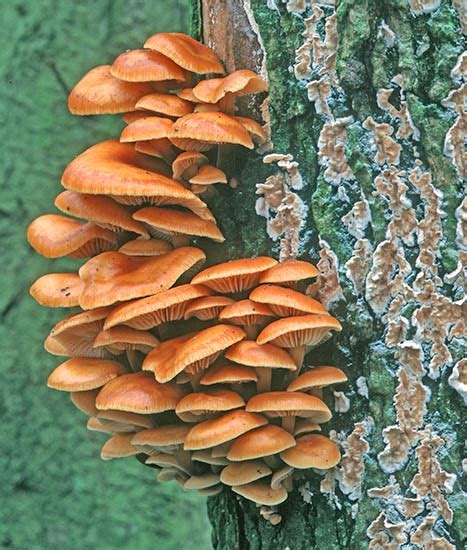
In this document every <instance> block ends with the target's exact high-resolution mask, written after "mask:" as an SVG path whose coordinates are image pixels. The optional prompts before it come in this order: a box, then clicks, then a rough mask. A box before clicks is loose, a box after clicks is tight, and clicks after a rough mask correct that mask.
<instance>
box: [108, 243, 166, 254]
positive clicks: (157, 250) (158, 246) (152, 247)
mask: <svg viewBox="0 0 467 550" xmlns="http://www.w3.org/2000/svg"><path fill="white" fill-rule="evenodd" d="M171 250H173V246H172V245H171V244H170V243H169V242H167V241H165V240H163V239H135V240H133V241H127V242H126V243H125V244H123V245H122V246H121V247H120V248H119V249H118V251H119V252H121V253H122V254H126V255H127V256H162V254H167V252H170V251H171Z"/></svg>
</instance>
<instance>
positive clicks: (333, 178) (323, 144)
mask: <svg viewBox="0 0 467 550" xmlns="http://www.w3.org/2000/svg"><path fill="white" fill-rule="evenodd" d="M352 122H353V118H352V117H345V118H338V119H336V120H334V121H332V122H327V123H326V124H324V125H323V128H322V130H321V133H320V135H319V139H318V151H319V152H318V162H319V164H320V165H321V166H325V167H326V168H325V170H324V173H323V176H324V179H325V180H326V181H328V182H329V183H333V184H336V185H338V184H340V183H341V182H342V180H350V179H353V178H354V175H353V172H352V169H351V168H350V166H349V165H348V164H347V159H346V156H345V143H346V140H347V130H346V128H347V126H349V124H351V123H352Z"/></svg>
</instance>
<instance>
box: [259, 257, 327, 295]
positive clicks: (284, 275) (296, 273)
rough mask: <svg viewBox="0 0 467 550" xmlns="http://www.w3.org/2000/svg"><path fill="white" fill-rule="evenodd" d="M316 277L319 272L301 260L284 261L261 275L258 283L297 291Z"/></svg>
mask: <svg viewBox="0 0 467 550" xmlns="http://www.w3.org/2000/svg"><path fill="white" fill-rule="evenodd" d="M318 275H319V271H318V270H317V269H316V267H315V266H314V265H312V264H310V263H309V262H304V261H302V260H286V261H285V262H281V263H279V264H277V265H275V266H273V267H271V268H270V269H268V270H267V271H265V272H264V273H262V274H261V277H260V280H259V282H260V283H261V284H265V283H272V284H276V285H280V286H286V287H292V288H295V289H296V290H298V287H299V286H300V285H301V284H302V283H304V282H306V281H307V280H308V279H313V278H315V277H317V276H318Z"/></svg>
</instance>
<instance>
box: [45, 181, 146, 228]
mask: <svg viewBox="0 0 467 550" xmlns="http://www.w3.org/2000/svg"><path fill="white" fill-rule="evenodd" d="M55 206H56V207H57V208H58V209H59V210H61V211H62V212H65V213H66V214H71V215H72V216H76V217H77V218H85V219H87V220H89V221H90V222H94V223H96V224H97V225H99V226H100V227H103V228H104V229H109V230H110V231H116V232H120V231H132V232H133V233H138V234H139V235H142V236H143V237H149V235H148V232H147V231H146V229H145V228H144V226H143V224H141V223H138V222H137V221H135V220H134V219H133V218H132V217H131V212H130V211H129V210H127V209H126V208H125V207H124V206H122V205H121V204H118V202H115V201H114V200H112V199H111V198H109V197H105V196H103V195H88V194H85V193H76V192H75V191H63V192H62V193H60V194H59V195H58V197H57V198H56V199H55Z"/></svg>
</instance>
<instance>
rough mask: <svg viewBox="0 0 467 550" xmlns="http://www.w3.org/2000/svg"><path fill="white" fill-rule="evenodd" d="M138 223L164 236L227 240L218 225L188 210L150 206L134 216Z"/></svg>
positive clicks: (217, 240)
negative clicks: (142, 223)
mask: <svg viewBox="0 0 467 550" xmlns="http://www.w3.org/2000/svg"><path fill="white" fill-rule="evenodd" d="M133 218H134V219H135V220H137V221H140V222H144V223H145V224H147V225H148V226H150V227H151V228H155V230H156V232H160V233H163V234H164V235H188V236H192V237H206V238H208V239H212V240H213V241H216V242H223V241H224V240H225V238H224V235H222V233H221V231H220V229H219V228H218V227H217V225H216V224H215V223H214V222H212V221H210V220H205V219H204V220H203V219H202V218H200V217H199V216H197V215H196V214H193V213H192V212H188V211H187V210H184V211H182V210H174V209H171V208H160V207H157V206H150V207H146V208H142V209H141V210H138V212H135V213H134V214H133Z"/></svg>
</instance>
